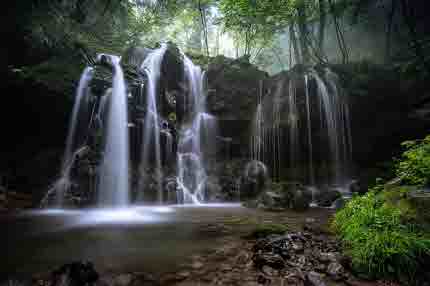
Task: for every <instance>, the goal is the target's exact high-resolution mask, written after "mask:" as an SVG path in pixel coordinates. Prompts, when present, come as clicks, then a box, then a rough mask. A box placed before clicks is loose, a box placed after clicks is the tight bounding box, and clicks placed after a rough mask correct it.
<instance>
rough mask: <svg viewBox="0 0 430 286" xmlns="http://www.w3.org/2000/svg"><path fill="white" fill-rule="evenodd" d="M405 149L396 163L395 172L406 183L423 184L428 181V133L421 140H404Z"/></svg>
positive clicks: (429, 137) (429, 146)
mask: <svg viewBox="0 0 430 286" xmlns="http://www.w3.org/2000/svg"><path fill="white" fill-rule="evenodd" d="M402 145H403V146H404V147H405V148H406V151H405V152H404V153H403V154H402V158H401V160H399V162H398V163H397V165H396V174H397V176H399V177H400V178H401V179H402V181H403V182H405V183H406V184H411V185H416V186H425V185H428V184H429V182H430V135H429V136H427V137H426V138H424V139H423V140H416V141H406V142H403V143H402Z"/></svg>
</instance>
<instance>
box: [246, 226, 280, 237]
mask: <svg viewBox="0 0 430 286" xmlns="http://www.w3.org/2000/svg"><path fill="white" fill-rule="evenodd" d="M287 231H288V227H287V226H286V225H284V224H279V223H264V224H259V225H257V226H256V227H255V229H254V230H252V232H251V233H250V234H249V235H248V236H247V238H251V239H259V238H264V237H267V236H269V235H272V234H278V235H282V234H284V233H286V232H287Z"/></svg>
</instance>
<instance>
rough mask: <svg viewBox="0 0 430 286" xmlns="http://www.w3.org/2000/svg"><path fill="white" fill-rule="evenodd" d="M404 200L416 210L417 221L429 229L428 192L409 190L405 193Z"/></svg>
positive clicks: (429, 194)
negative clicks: (405, 197)
mask: <svg viewBox="0 0 430 286" xmlns="http://www.w3.org/2000/svg"><path fill="white" fill-rule="evenodd" d="M406 200H407V202H408V203H409V204H410V205H411V207H412V208H414V209H415V210H416V216H417V222H418V223H419V224H421V225H422V226H423V227H424V228H426V229H427V230H430V192H428V191H424V190H415V191H411V192H409V193H408V194H407V199H406Z"/></svg>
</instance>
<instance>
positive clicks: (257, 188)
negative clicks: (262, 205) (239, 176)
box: [240, 160, 268, 199]
mask: <svg viewBox="0 0 430 286" xmlns="http://www.w3.org/2000/svg"><path fill="white" fill-rule="evenodd" d="M267 181H268V172H267V167H266V165H264V163H262V162H260V161H256V160H254V161H251V162H249V163H248V164H247V165H246V167H245V174H244V177H243V182H242V184H241V190H240V194H241V197H242V198H243V199H255V198H257V197H258V196H259V195H260V194H262V193H263V191H264V190H265V188H266V184H267Z"/></svg>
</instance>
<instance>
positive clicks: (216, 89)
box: [207, 56, 268, 157]
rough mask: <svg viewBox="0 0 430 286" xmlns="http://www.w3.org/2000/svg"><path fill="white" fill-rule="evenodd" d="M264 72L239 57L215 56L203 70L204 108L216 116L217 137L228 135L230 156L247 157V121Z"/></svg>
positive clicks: (249, 125)
mask: <svg viewBox="0 0 430 286" xmlns="http://www.w3.org/2000/svg"><path fill="white" fill-rule="evenodd" d="M267 77H268V75H267V74H266V73H265V72H263V71H261V70H259V69H258V68H257V67H255V66H253V65H250V64H249V63H246V62H243V61H241V60H233V59H229V58H226V57H223V56H217V57H215V58H213V59H212V60H211V62H210V63H209V66H208V70H207V78H208V99H207V106H208V111H209V112H210V113H211V114H214V115H215V116H216V117H217V120H218V124H219V130H220V132H221V134H220V135H221V136H222V137H224V138H232V139H233V141H232V142H231V151H230V152H231V155H232V156H234V157H249V154H250V153H249V138H250V134H251V133H250V131H251V130H250V127H251V122H252V119H253V116H254V113H255V109H256V106H257V100H258V95H259V90H260V83H261V82H262V81H263V80H264V79H266V78H267Z"/></svg>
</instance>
